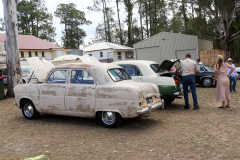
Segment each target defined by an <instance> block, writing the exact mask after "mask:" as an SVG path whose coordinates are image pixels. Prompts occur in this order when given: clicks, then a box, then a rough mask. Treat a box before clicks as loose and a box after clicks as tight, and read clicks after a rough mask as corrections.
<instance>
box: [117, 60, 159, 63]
mask: <svg viewBox="0 0 240 160" xmlns="http://www.w3.org/2000/svg"><path fill="white" fill-rule="evenodd" d="M113 63H116V64H140V63H146V64H155V63H157V62H154V61H148V60H130V61H117V62H113Z"/></svg>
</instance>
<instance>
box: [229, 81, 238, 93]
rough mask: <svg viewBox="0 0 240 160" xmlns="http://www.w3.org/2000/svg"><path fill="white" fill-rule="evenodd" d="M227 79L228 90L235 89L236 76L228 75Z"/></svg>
mask: <svg viewBox="0 0 240 160" xmlns="http://www.w3.org/2000/svg"><path fill="white" fill-rule="evenodd" d="M229 81H230V91H231V92H232V90H234V91H235V87H236V83H237V78H236V77H229ZM232 83H233V85H232Z"/></svg>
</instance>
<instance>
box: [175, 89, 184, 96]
mask: <svg viewBox="0 0 240 160" xmlns="http://www.w3.org/2000/svg"><path fill="white" fill-rule="evenodd" d="M181 95H183V89H181V91H179V92H175V93H174V96H181Z"/></svg>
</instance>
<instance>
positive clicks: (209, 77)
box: [163, 60, 215, 87]
mask: <svg viewBox="0 0 240 160" xmlns="http://www.w3.org/2000/svg"><path fill="white" fill-rule="evenodd" d="M166 61H168V60H166ZM198 67H199V70H200V72H199V73H198V74H196V75H195V81H196V83H198V84H200V85H202V86H203V87H211V86H213V80H214V74H215V72H214V69H213V68H212V67H210V66H209V65H206V64H199V65H198ZM175 73H176V71H173V72H166V73H164V74H163V75H165V76H169V77H172V76H174V75H175ZM178 77H179V78H180V79H182V70H180V71H179V72H178Z"/></svg>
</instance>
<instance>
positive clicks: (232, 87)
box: [227, 58, 237, 92]
mask: <svg viewBox="0 0 240 160" xmlns="http://www.w3.org/2000/svg"><path fill="white" fill-rule="evenodd" d="M232 62H233V60H232V59H231V58H228V64H229V65H230V66H233V67H234V71H233V72H232V74H230V76H229V81H230V92H232V91H234V92H236V90H235V87H236V83H237V72H236V69H235V65H234V64H233V63H232ZM230 71H231V69H229V68H228V70H227V75H228V74H229V73H230Z"/></svg>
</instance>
